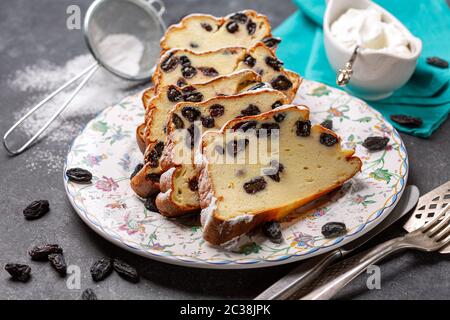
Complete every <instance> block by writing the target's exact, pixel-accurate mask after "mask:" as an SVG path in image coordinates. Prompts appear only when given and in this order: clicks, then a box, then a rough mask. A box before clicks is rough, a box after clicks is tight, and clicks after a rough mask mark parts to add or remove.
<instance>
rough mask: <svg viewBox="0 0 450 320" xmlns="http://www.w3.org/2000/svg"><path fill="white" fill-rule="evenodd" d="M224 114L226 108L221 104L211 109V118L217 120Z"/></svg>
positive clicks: (214, 105)
mask: <svg viewBox="0 0 450 320" xmlns="http://www.w3.org/2000/svg"><path fill="white" fill-rule="evenodd" d="M224 113H225V107H224V106H222V105H220V104H217V103H216V104H213V105H212V106H210V107H209V115H210V116H211V117H214V118H217V117H220V116H223V114H224Z"/></svg>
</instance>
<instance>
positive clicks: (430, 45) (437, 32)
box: [274, 0, 450, 138]
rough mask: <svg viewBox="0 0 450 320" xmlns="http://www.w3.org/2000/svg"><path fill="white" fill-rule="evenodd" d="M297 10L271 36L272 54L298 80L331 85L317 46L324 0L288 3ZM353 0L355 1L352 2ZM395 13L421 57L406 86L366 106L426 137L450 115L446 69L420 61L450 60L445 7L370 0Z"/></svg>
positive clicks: (436, 2)
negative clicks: (413, 123) (412, 120)
mask: <svg viewBox="0 0 450 320" xmlns="http://www.w3.org/2000/svg"><path fill="white" fill-rule="evenodd" d="M293 1H294V3H295V4H296V5H297V6H298V7H299V10H298V11H297V12H295V13H294V14H293V15H292V16H290V17H289V18H288V19H287V20H286V21H284V22H283V23H282V24H281V25H280V26H279V27H278V28H277V29H276V30H275V31H274V34H275V35H276V36H278V37H281V38H282V39H283V41H282V42H281V44H280V46H279V48H278V49H277V55H278V56H279V58H280V59H281V60H283V61H284V62H285V65H286V67H287V68H289V69H292V70H294V71H296V72H298V73H300V74H301V75H302V76H303V77H304V78H306V79H311V80H316V81H320V82H323V83H326V84H328V85H330V86H335V87H336V82H335V81H336V80H335V79H336V78H335V77H336V74H335V72H334V71H333V69H332V68H331V66H330V64H329V63H328V60H327V57H326V54H325V48H324V45H323V33H322V19H323V14H324V11H325V0H293ZM355 1H357V0H355ZM375 2H376V3H377V4H379V5H381V6H382V7H384V8H385V9H386V10H388V11H389V12H391V13H392V14H393V15H395V16H396V17H397V18H398V19H399V20H400V21H401V22H402V23H403V24H404V25H405V26H406V27H407V28H408V29H409V30H410V31H411V33H413V34H414V35H415V36H416V37H418V38H420V39H421V40H422V43H423V49H422V55H421V57H420V58H419V62H418V65H417V68H416V71H415V72H414V75H413V76H412V77H411V79H410V80H409V81H408V83H407V84H406V85H405V86H404V87H402V88H400V89H399V90H397V91H396V92H395V93H394V94H393V95H392V96H391V97H389V98H386V99H384V100H380V101H377V102H369V104H370V105H371V106H373V107H374V108H375V109H377V110H378V111H380V112H381V113H382V114H383V115H384V116H385V117H386V118H387V119H388V120H389V121H390V118H389V116H390V115H391V114H406V115H410V116H413V117H419V118H421V119H422V120H423V125H422V126H421V127H420V128H408V127H405V126H401V125H399V124H396V123H393V122H392V121H391V123H392V124H393V125H394V126H395V127H396V128H397V129H398V130H400V131H402V132H406V133H409V134H412V135H415V136H419V137H425V138H426V137H429V136H430V135H431V134H432V133H433V132H434V131H435V130H436V129H437V128H438V127H439V126H440V125H441V124H442V123H443V122H444V121H445V119H446V118H447V115H448V113H449V111H450V88H449V80H450V69H440V68H436V67H433V66H430V65H428V64H427V63H426V58H427V57H430V56H438V57H440V58H443V59H445V60H447V61H448V60H449V59H450V40H449V39H450V9H449V7H448V6H447V5H446V1H445V0H433V1H430V0H376V1H375Z"/></svg>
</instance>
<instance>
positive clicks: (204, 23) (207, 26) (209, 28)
mask: <svg viewBox="0 0 450 320" xmlns="http://www.w3.org/2000/svg"><path fill="white" fill-rule="evenodd" d="M200 26H201V27H202V28H203V29H205V30H206V31H208V32H211V31H212V29H213V28H212V26H211V25H210V24H209V23H206V22H202V23H200Z"/></svg>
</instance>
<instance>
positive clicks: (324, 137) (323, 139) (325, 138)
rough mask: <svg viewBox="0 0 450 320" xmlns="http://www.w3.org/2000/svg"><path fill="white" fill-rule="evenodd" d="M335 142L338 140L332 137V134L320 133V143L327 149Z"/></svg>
mask: <svg viewBox="0 0 450 320" xmlns="http://www.w3.org/2000/svg"><path fill="white" fill-rule="evenodd" d="M337 142H338V138H336V136H334V135H332V134H329V133H325V132H322V133H321V134H320V143H321V144H323V145H325V146H327V147H331V146H334V145H335V144H336V143H337Z"/></svg>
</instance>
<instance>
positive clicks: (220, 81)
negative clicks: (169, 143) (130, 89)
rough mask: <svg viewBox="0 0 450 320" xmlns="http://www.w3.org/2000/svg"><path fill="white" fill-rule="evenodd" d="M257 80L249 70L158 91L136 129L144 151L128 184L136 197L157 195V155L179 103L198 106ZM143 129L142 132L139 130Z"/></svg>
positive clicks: (147, 102)
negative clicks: (141, 165) (171, 114)
mask: <svg viewBox="0 0 450 320" xmlns="http://www.w3.org/2000/svg"><path fill="white" fill-rule="evenodd" d="M260 84H261V77H260V76H259V75H258V74H256V73H255V72H254V71H252V70H241V71H238V72H235V73H232V74H230V75H228V76H221V77H218V78H216V79H213V80H211V81H209V82H206V83H203V84H196V85H189V86H185V87H182V88H180V87H178V86H176V85H170V86H166V87H164V88H162V89H161V90H160V93H158V94H157V95H156V96H154V97H153V98H152V99H149V100H145V103H146V104H147V105H146V116H145V123H144V124H143V125H141V126H139V127H138V129H137V131H138V132H137V141H138V145H139V147H140V149H141V150H142V148H143V149H144V150H145V155H144V167H143V168H142V169H141V170H140V171H139V172H138V173H137V174H136V175H135V176H134V177H133V179H132V180H131V187H132V189H133V190H134V191H135V192H136V194H137V195H139V196H140V197H143V198H147V197H148V196H150V195H151V194H154V193H156V192H158V191H159V176H160V175H161V173H162V172H161V167H160V165H159V156H160V155H161V152H162V149H163V146H164V141H165V139H166V128H165V127H166V123H167V115H168V114H169V112H170V110H171V109H172V108H173V107H174V106H175V105H176V104H177V103H179V102H202V101H207V100H209V99H212V98H215V97H217V96H230V95H235V94H238V93H241V92H243V91H246V90H249V89H252V88H253V87H255V86H258V87H259V86H260ZM143 126H145V128H143Z"/></svg>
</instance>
